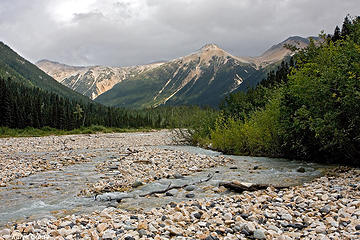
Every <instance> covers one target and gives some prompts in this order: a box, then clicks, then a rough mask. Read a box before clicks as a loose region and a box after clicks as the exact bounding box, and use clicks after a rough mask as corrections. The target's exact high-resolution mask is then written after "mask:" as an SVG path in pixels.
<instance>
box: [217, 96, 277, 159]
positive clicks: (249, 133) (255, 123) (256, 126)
mask: <svg viewBox="0 0 360 240" xmlns="http://www.w3.org/2000/svg"><path fill="white" fill-rule="evenodd" d="M276 95H277V96H276V97H274V98H272V99H271V101H269V102H268V103H267V104H266V105H265V107H264V108H263V109H258V110H255V111H254V112H252V113H251V114H250V116H249V117H248V118H245V119H244V120H239V119H237V120H236V119H234V118H231V117H230V118H225V117H224V115H220V116H219V117H218V118H217V120H216V124H215V128H214V130H212V131H211V140H212V144H213V147H214V148H216V149H219V150H221V151H223V152H227V153H235V154H242V155H244V154H245V155H264V154H266V155H268V156H279V148H280V141H279V117H280V110H279V109H280V108H279V104H280V92H278V93H277V94H276Z"/></svg>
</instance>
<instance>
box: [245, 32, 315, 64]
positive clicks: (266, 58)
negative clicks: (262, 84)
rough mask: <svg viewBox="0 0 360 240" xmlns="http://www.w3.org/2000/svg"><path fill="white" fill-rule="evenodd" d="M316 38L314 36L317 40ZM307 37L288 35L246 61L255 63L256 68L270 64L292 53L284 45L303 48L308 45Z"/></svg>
mask: <svg viewBox="0 0 360 240" xmlns="http://www.w3.org/2000/svg"><path fill="white" fill-rule="evenodd" d="M317 39H318V38H315V40H317ZM309 43H310V40H309V38H302V37H299V36H294V37H289V38H288V39H286V40H285V41H283V42H281V43H279V44H276V45H274V46H272V47H271V48H269V49H268V50H267V51H266V52H264V53H263V54H262V55H261V56H258V57H247V58H245V59H246V60H247V61H249V62H251V63H253V64H255V65H256V66H257V67H258V68H263V67H266V66H268V65H270V64H274V63H277V62H279V61H281V60H283V59H284V58H285V57H286V56H290V55H292V54H293V53H292V52H291V50H289V49H288V48H286V47H285V46H286V45H291V46H295V47H297V48H300V49H302V48H305V47H307V45H309Z"/></svg>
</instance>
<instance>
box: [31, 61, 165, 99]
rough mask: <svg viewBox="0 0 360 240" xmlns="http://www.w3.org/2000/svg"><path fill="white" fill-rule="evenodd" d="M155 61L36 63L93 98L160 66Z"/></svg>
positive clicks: (79, 91) (56, 77)
mask: <svg viewBox="0 0 360 240" xmlns="http://www.w3.org/2000/svg"><path fill="white" fill-rule="evenodd" d="M161 64H162V63H154V64H149V65H143V66H133V67H104V66H90V67H74V66H69V65H65V64H61V63H57V62H53V61H49V60H41V61H39V62H37V63H36V65H37V66H38V67H39V68H40V69H42V70H43V71H44V72H46V73H47V74H49V75H50V76H52V77H53V78H54V79H56V80H57V81H58V82H60V83H62V84H63V85H65V86H67V87H69V88H71V89H73V90H75V91H77V92H78V93H81V94H83V95H85V96H87V97H89V98H91V99H95V98H96V97H97V96H99V95H100V94H102V93H104V92H106V91H108V90H110V89H111V88H112V87H113V86H114V85H115V84H117V83H119V82H121V81H122V80H124V79H127V78H130V77H133V76H136V75H138V74H140V73H142V72H144V71H147V70H150V69H152V68H155V67H158V66H160V65H161Z"/></svg>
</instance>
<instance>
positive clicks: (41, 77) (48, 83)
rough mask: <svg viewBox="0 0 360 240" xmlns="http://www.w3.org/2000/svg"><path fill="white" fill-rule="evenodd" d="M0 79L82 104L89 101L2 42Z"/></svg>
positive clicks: (0, 46) (0, 47) (0, 44)
mask: <svg viewBox="0 0 360 240" xmlns="http://www.w3.org/2000/svg"><path fill="white" fill-rule="evenodd" d="M0 77H2V78H5V79H7V78H11V80H12V81H16V82H18V83H22V84H24V85H25V86H30V87H38V88H40V89H42V90H45V91H48V92H52V93H56V94H58V95H59V96H62V97H65V98H68V99H76V100H81V101H82V102H89V101H90V99H88V98H87V97H85V96H83V95H81V94H79V93H77V92H75V91H73V90H71V89H70V88H68V87H66V86H64V85H62V84H60V83H59V82H58V81H56V80H55V79H53V78H52V77H50V76H49V75H47V74H46V73H44V72H43V71H42V70H40V69H39V68H38V67H37V66H35V65H34V64H32V63H31V62H29V61H27V60H26V59H24V58H23V57H21V56H20V55H18V54H17V53H16V52H15V51H13V50H12V49H11V48H10V47H8V46H7V45H6V44H4V43H3V42H0Z"/></svg>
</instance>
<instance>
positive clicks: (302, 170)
mask: <svg viewBox="0 0 360 240" xmlns="http://www.w3.org/2000/svg"><path fill="white" fill-rule="evenodd" d="M296 171H297V172H299V173H304V172H305V171H306V170H305V168H304V167H299V168H298V169H296Z"/></svg>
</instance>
